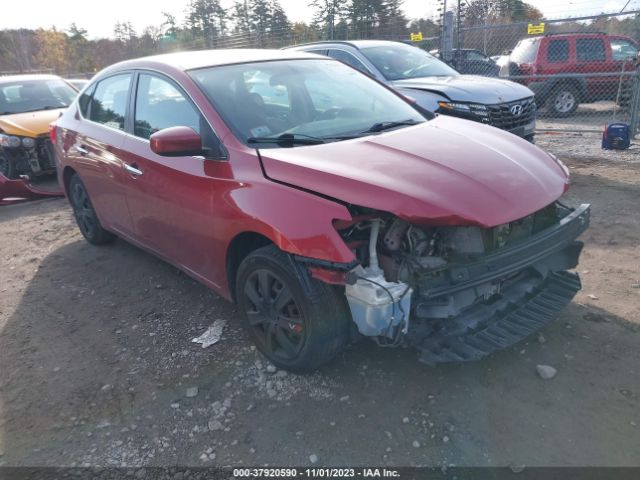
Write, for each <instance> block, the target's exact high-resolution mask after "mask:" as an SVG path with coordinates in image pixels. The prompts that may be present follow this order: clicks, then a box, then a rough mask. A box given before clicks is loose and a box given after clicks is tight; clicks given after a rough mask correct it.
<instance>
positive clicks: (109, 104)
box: [89, 73, 131, 130]
mask: <svg viewBox="0 0 640 480" xmlns="http://www.w3.org/2000/svg"><path fill="white" fill-rule="evenodd" d="M130 86H131V74H130V73H123V74H119V75H114V76H112V77H108V78H105V79H104V80H101V81H100V82H98V85H97V86H96V88H95V93H94V94H93V98H92V100H91V105H90V106H89V120H92V121H94V122H96V123H101V124H103V125H106V126H107V127H111V128H115V129H118V130H124V116H125V112H126V111H127V100H128V99H129V87H130Z"/></svg>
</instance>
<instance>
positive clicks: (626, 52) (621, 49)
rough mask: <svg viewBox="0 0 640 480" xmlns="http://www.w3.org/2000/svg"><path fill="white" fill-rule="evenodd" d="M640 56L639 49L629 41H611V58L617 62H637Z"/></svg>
mask: <svg viewBox="0 0 640 480" xmlns="http://www.w3.org/2000/svg"><path fill="white" fill-rule="evenodd" d="M637 56H638V47H636V46H635V45H634V44H633V43H631V42H630V41H628V40H623V39H616V40H611V58H612V60H615V61H618V62H620V61H624V60H635V58H636V57H637Z"/></svg>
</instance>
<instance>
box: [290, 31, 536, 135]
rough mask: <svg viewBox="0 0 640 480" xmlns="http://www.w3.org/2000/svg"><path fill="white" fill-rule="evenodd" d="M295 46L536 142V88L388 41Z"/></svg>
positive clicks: (425, 104)
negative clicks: (469, 71)
mask: <svg viewBox="0 0 640 480" xmlns="http://www.w3.org/2000/svg"><path fill="white" fill-rule="evenodd" d="M287 48H288V49H292V50H300V51H305V52H312V53H317V54H320V55H326V56H329V57H333V58H335V59H336V60H340V61H342V62H344V63H346V64H348V65H350V66H352V67H354V68H356V69H358V70H360V71H361V72H363V73H365V74H367V75H369V76H371V77H374V78H375V79H377V80H379V81H381V82H383V83H386V84H387V85H389V86H390V87H392V88H394V89H395V90H397V91H398V92H400V93H402V94H403V95H406V96H408V97H411V98H412V99H415V101H416V102H417V104H418V105H419V106H420V107H422V108H424V109H426V110H429V111H431V112H437V113H441V114H444V115H452V116H455V117H461V118H466V119H468V120H474V121H476V122H481V123H485V124H488V125H493V126H494V127H498V128H501V129H503V130H507V131H509V132H511V133H513V134H515V135H518V136H520V137H524V138H526V139H527V140H530V141H533V136H534V133H535V126H536V104H535V101H534V97H533V92H532V91H531V90H529V89H528V88H527V87H525V86H523V85H519V84H517V83H514V82H510V81H508V80H501V79H497V78H487V77H481V76H477V75H461V74H460V73H458V72H457V71H456V70H454V69H453V68H451V67H450V66H448V65H447V64H446V63H444V62H442V61H441V60H438V59H437V58H436V57H434V56H433V55H431V54H429V53H427V52H425V51H424V50H421V49H419V48H417V47H413V46H411V45H407V44H404V43H401V42H391V41H383V40H353V41H339V42H338V41H334V42H315V43H307V44H304V45H296V46H295V47H287Z"/></svg>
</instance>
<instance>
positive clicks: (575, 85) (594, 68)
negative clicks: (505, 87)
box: [500, 33, 638, 117]
mask: <svg viewBox="0 0 640 480" xmlns="http://www.w3.org/2000/svg"><path fill="white" fill-rule="evenodd" d="M637 55H638V44H637V43H636V42H635V40H633V39H632V38H629V37H624V36H620V35H607V34H604V33H561V34H549V35H544V36H541V37H532V38H526V39H523V40H520V42H518V44H517V45H516V47H515V48H514V49H513V51H512V52H511V55H510V57H509V63H508V64H507V65H505V66H503V67H502V69H501V71H500V75H501V76H516V77H517V76H525V77H527V76H531V78H524V79H517V78H516V79H514V80H516V81H519V82H520V83H523V84H525V85H526V86H528V87H529V88H530V89H531V90H533V91H534V93H535V94H536V99H537V100H538V103H539V104H543V103H544V104H545V106H546V108H547V110H548V112H549V113H551V114H552V115H555V116H559V117H562V116H567V115H570V114H572V113H573V112H574V111H575V110H576V109H577V108H578V105H579V103H581V102H594V101H597V100H617V101H618V102H620V103H621V104H623V105H624V104H626V103H628V102H629V100H630V98H631V85H632V78H633V77H632V76H630V75H621V72H625V71H626V72H633V71H634V70H635V60H636V57H637ZM606 73H610V74H611V75H602V74H606ZM547 75H549V76H548V77H547Z"/></svg>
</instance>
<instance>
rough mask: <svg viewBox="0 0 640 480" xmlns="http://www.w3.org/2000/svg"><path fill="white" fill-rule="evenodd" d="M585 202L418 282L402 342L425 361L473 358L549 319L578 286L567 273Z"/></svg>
mask: <svg viewBox="0 0 640 480" xmlns="http://www.w3.org/2000/svg"><path fill="white" fill-rule="evenodd" d="M589 214H590V206H589V205H581V206H580V207H579V208H577V209H576V210H574V211H573V212H571V213H570V214H569V215H567V216H566V217H564V218H563V219H561V220H560V221H559V222H558V223H557V224H555V225H553V226H551V227H549V228H547V229H546V230H543V231H541V232H539V233H537V234H536V235H534V236H532V237H531V238H529V239H527V240H526V241H523V242H521V243H519V244H516V245H513V246H512V247H508V248H504V249H500V250H498V251H495V252H492V253H490V254H488V255H486V256H485V257H484V258H482V259H480V260H478V261H476V262H474V263H472V264H468V265H451V266H450V267H449V268H448V271H447V272H446V275H447V276H448V278H449V282H448V283H447V284H446V285H438V286H435V287H433V288H429V289H421V291H420V293H419V294H417V295H416V298H415V300H414V310H413V315H412V322H411V325H412V328H411V329H410V331H409V335H408V338H407V339H408V341H409V342H410V343H411V344H412V345H414V346H415V347H416V348H418V349H419V350H420V351H421V353H422V356H421V361H423V362H425V363H427V364H436V363H446V362H463V361H473V360H479V359H481V358H483V357H485V356H487V355H489V354H490V353H492V352H493V351H496V350H500V349H503V348H507V347H509V346H511V345H514V344H515V343H517V342H519V341H520V340H522V339H524V338H526V337H527V336H529V335H530V334H532V333H533V332H535V331H537V330H538V329H540V328H541V327H543V326H544V325H545V324H547V323H548V322H550V321H551V320H552V319H553V318H554V317H555V315H556V314H557V313H558V312H559V311H560V310H561V309H562V308H564V307H565V306H566V305H567V304H568V303H570V302H571V299H572V298H573V297H574V295H575V294H576V293H577V292H578V290H580V287H581V285H580V279H579V278H578V275H577V274H575V273H570V272H567V271H566V270H569V269H571V268H574V267H575V266H576V265H577V263H578V257H579V256H580V252H581V250H582V242H578V241H576V238H577V237H578V236H579V235H580V234H582V232H584V231H585V230H586V229H587V227H588V225H589Z"/></svg>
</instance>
